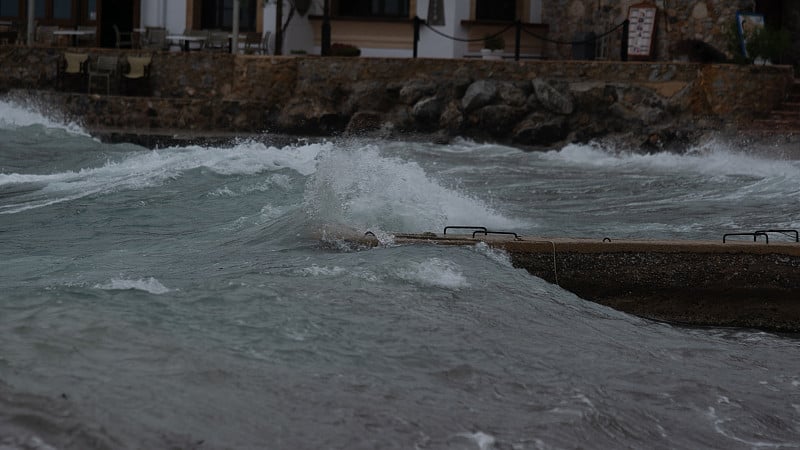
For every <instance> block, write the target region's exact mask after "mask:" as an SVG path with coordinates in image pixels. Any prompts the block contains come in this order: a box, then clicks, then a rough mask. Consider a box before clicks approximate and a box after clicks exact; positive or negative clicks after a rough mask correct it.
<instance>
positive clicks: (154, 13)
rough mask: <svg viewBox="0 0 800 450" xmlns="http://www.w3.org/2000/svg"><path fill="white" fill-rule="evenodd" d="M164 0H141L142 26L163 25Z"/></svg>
mask: <svg viewBox="0 0 800 450" xmlns="http://www.w3.org/2000/svg"><path fill="white" fill-rule="evenodd" d="M165 2H166V0H142V11H141V14H142V15H141V23H140V24H139V26H140V27H141V28H144V27H163V26H164V23H165V21H164V4H165Z"/></svg>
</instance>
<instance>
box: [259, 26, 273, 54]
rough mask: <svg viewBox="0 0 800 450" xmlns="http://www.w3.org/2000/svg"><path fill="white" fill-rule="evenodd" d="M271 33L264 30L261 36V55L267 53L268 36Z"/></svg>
mask: <svg viewBox="0 0 800 450" xmlns="http://www.w3.org/2000/svg"><path fill="white" fill-rule="evenodd" d="M271 35H272V33H271V32H269V31H266V32H264V37H263V38H261V54H262V55H269V37H270V36H271Z"/></svg>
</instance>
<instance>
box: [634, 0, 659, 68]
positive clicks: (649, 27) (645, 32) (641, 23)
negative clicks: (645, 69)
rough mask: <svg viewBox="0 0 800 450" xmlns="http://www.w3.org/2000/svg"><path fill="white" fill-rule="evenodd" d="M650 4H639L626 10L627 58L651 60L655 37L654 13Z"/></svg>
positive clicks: (653, 7) (655, 9)
mask: <svg viewBox="0 0 800 450" xmlns="http://www.w3.org/2000/svg"><path fill="white" fill-rule="evenodd" d="M657 12H658V8H656V5H654V4H652V3H639V4H636V5H631V6H630V8H628V22H629V23H628V57H629V58H630V59H651V58H652V57H653V42H654V41H655V37H656V13H657Z"/></svg>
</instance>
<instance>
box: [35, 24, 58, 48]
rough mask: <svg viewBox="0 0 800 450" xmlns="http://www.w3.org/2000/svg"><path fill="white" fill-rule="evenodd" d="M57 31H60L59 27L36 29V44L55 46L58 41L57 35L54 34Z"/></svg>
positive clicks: (42, 26) (48, 26)
mask: <svg viewBox="0 0 800 450" xmlns="http://www.w3.org/2000/svg"><path fill="white" fill-rule="evenodd" d="M56 30H58V27H57V26H50V25H41V26H38V27H36V38H35V40H36V43H37V44H39V45H44V46H46V47H52V46H54V45H55V44H56V43H57V41H56V35H54V34H53V31H56Z"/></svg>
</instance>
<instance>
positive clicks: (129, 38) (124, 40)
mask: <svg viewBox="0 0 800 450" xmlns="http://www.w3.org/2000/svg"><path fill="white" fill-rule="evenodd" d="M114 34H115V35H116V37H117V48H123V47H126V48H133V32H132V31H119V27H118V26H117V24H114Z"/></svg>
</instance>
